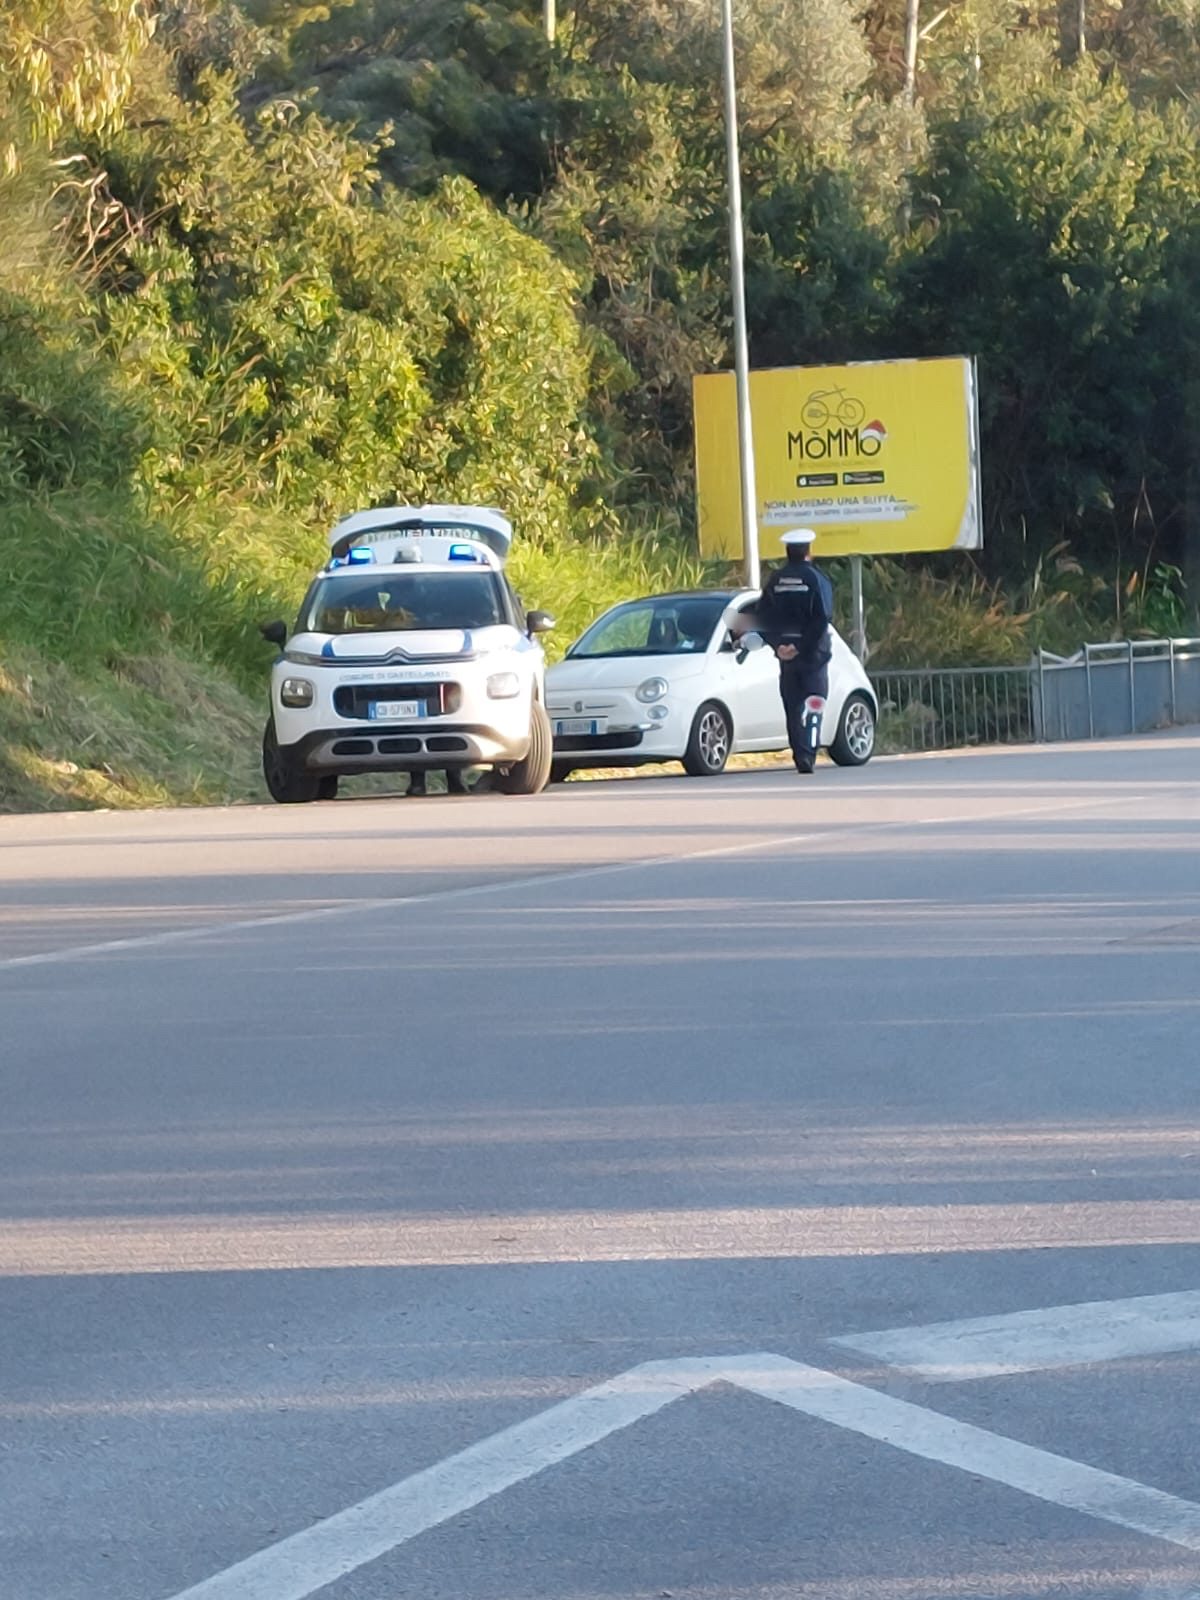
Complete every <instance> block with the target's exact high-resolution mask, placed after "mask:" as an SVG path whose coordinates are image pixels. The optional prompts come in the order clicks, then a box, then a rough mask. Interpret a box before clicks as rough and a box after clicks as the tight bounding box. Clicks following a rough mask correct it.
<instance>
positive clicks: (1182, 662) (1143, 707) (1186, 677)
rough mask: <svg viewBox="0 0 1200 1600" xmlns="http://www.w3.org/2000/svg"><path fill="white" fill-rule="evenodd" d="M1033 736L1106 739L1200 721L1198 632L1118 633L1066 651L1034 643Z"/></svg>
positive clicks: (1199, 651)
mask: <svg viewBox="0 0 1200 1600" xmlns="http://www.w3.org/2000/svg"><path fill="white" fill-rule="evenodd" d="M1033 670H1034V672H1035V673H1036V676H1037V704H1036V710H1037V718H1036V730H1037V732H1036V736H1037V737H1038V738H1039V739H1111V738H1113V737H1115V736H1116V735H1118V734H1122V733H1148V732H1149V731H1150V730H1151V729H1152V728H1167V727H1171V726H1172V725H1173V724H1175V723H1179V722H1200V639H1120V640H1117V641H1116V642H1115V643H1112V644H1085V645H1084V646H1083V648H1082V649H1081V650H1077V651H1076V652H1075V654H1074V655H1073V656H1056V655H1052V654H1051V653H1050V652H1049V651H1048V650H1040V651H1039V652H1038V654H1037V656H1036V658H1035V660H1034V663H1033Z"/></svg>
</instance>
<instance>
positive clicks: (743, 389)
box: [721, 0, 760, 589]
mask: <svg viewBox="0 0 1200 1600" xmlns="http://www.w3.org/2000/svg"><path fill="white" fill-rule="evenodd" d="M721 41H722V55H723V62H724V71H723V77H724V83H725V162H726V166H727V167H728V177H727V181H728V184H729V290H730V296H731V298H732V300H733V365H734V372H735V375H736V383H737V437H738V468H739V476H740V478H741V486H742V494H741V502H742V504H741V512H742V566H743V570H744V573H745V582H746V587H747V588H748V589H757V588H758V586H759V581H760V580H759V560H758V489H757V487H756V484H755V481H754V429H753V423H752V420H751V414H750V349H749V340H748V338H747V334H746V268H745V239H744V236H743V233H742V173H741V163H740V160H739V157H738V121H737V80H736V77H735V73H734V55H733V0H722V3H721Z"/></svg>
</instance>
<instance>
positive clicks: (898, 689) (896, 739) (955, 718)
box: [871, 667, 1037, 751]
mask: <svg viewBox="0 0 1200 1600" xmlns="http://www.w3.org/2000/svg"><path fill="white" fill-rule="evenodd" d="M871 681H872V682H873V683H874V685H875V692H876V694H877V695H878V696H879V734H880V746H881V748H882V749H884V750H893V751H916V750H953V749H957V748H959V747H960V746H963V745H973V744H1026V743H1028V742H1030V741H1031V740H1033V739H1035V738H1036V737H1037V735H1036V733H1035V732H1034V728H1035V708H1034V686H1033V674H1032V672H1031V671H1030V668H1029V667H934V668H929V669H928V670H913V669H908V670H905V671H895V672H893V671H879V672H873V673H872V674H871Z"/></svg>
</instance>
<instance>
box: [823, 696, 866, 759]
mask: <svg viewBox="0 0 1200 1600" xmlns="http://www.w3.org/2000/svg"><path fill="white" fill-rule="evenodd" d="M829 754H830V755H831V756H832V757H833V759H834V760H835V761H836V762H837V764H838V766H839V767H865V766H866V764H867V762H868V761H870V759H871V757H872V756H873V755H874V754H875V707H874V706H873V705H872V704H871V700H870V697H869V696H867V695H865V694H852V695H850V696H849V697H848V698H847V700H846V703H845V705H844V706H843V707H842V715H841V717H840V718H839V720H838V731H837V737H836V738H835V739H834V741H833V743H832V744H831V745H830V746H829Z"/></svg>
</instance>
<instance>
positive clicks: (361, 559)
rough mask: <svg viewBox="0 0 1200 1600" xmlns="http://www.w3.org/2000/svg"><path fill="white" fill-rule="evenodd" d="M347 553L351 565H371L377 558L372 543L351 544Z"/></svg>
mask: <svg viewBox="0 0 1200 1600" xmlns="http://www.w3.org/2000/svg"><path fill="white" fill-rule="evenodd" d="M347 554H348V555H349V559H350V565H351V566H352V567H365V566H369V565H370V563H371V562H372V561H374V559H375V552H374V550H372V549H371V547H370V545H366V544H356V545H351V547H350V549H349V551H348V552H347Z"/></svg>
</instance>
